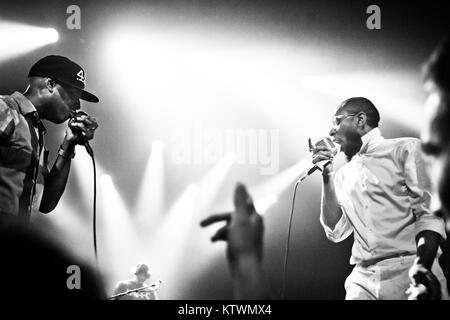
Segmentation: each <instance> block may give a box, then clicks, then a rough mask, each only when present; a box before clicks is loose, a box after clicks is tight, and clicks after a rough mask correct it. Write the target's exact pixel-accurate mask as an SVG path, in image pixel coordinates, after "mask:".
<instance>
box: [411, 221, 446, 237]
mask: <svg viewBox="0 0 450 320" xmlns="http://www.w3.org/2000/svg"><path fill="white" fill-rule="evenodd" d="M426 230H429V231H434V232H436V233H438V234H440V235H441V237H442V239H443V240H445V239H447V236H446V233H445V223H444V220H443V219H442V218H440V217H438V216H435V215H428V216H422V217H420V219H418V220H417V221H416V225H415V233H416V236H417V235H418V234H419V233H421V232H422V231H426Z"/></svg>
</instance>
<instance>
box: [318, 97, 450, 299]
mask: <svg viewBox="0 0 450 320" xmlns="http://www.w3.org/2000/svg"><path fill="white" fill-rule="evenodd" d="M379 121H380V115H379V113H378V110H377V109H376V108H375V106H374V105H373V104H372V102H370V101H369V100H368V99H366V98H362V97H356V98H350V99H347V100H345V101H344V102H343V103H341V104H340V105H339V107H338V108H337V111H336V113H335V115H334V117H333V127H332V129H331V131H330V136H332V137H333V138H334V142H335V143H337V144H339V145H340V146H341V151H343V152H344V153H345V155H346V157H347V160H348V162H347V163H346V164H345V165H344V166H343V167H342V168H340V169H339V170H338V171H337V172H336V173H335V172H334V170H333V165H330V166H328V167H326V168H325V169H324V171H323V189H322V208H321V215H320V222H321V224H322V225H323V227H324V230H325V233H326V236H327V237H328V239H330V240H331V241H333V242H339V241H342V240H344V239H346V238H347V237H348V236H350V234H352V233H353V234H354V243H353V248H352V255H351V258H350V263H351V264H354V265H355V267H354V269H353V271H352V273H351V274H350V275H349V277H348V278H347V279H346V281H345V289H346V299H348V300H365V299H371V300H379V299H380V300H382V299H389V300H394V299H395V300H401V299H407V298H408V296H407V294H406V291H407V289H408V288H409V285H410V283H411V282H413V279H415V278H417V277H436V278H437V279H438V281H439V283H440V286H441V292H440V297H435V298H443V299H448V291H447V286H446V281H445V277H444V275H443V273H442V269H441V268H440V266H439V264H438V261H437V259H436V255H437V253H438V250H439V244H440V242H441V241H442V239H445V237H446V235H445V229H444V222H443V220H442V218H441V217H439V216H438V215H436V214H434V213H433V212H432V211H431V210H430V202H431V195H430V192H429V190H430V184H431V183H430V179H429V177H428V176H427V174H426V172H425V167H424V162H423V158H422V153H421V145H420V141H419V140H418V139H415V138H399V139H385V138H383V137H382V135H381V132H380V130H379V128H378V123H379ZM332 159H333V153H332V152H331V150H328V149H327V148H326V147H317V148H314V149H313V162H314V163H317V162H319V161H323V160H332ZM438 293H439V290H438Z"/></svg>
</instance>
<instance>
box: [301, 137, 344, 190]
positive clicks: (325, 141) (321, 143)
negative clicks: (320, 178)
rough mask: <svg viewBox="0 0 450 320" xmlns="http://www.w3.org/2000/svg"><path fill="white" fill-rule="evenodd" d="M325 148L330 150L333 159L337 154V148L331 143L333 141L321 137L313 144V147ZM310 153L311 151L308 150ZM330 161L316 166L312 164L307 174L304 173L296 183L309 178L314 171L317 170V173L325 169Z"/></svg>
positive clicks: (321, 162)
mask: <svg viewBox="0 0 450 320" xmlns="http://www.w3.org/2000/svg"><path fill="white" fill-rule="evenodd" d="M322 146H324V147H327V148H329V149H331V152H332V153H333V157H334V156H335V155H336V154H337V152H338V148H337V146H336V145H335V144H334V143H333V141H332V140H331V138H330V137H328V136H326V137H323V138H321V139H319V140H318V141H317V142H316V143H315V144H314V147H316V148H317V147H322ZM310 151H312V150H310ZM331 162H332V161H331V160H324V161H320V162H318V163H316V164H314V165H313V166H312V167H311V168H310V169H309V170H308V172H306V173H305V174H304V175H303V176H302V177H301V178H300V179H299V180H298V181H299V182H300V181H303V180H305V179H306V177H307V176H310V175H311V174H313V173H314V172H315V171H317V170H319V171H323V169H325V168H326V167H328V166H329V165H330V164H331Z"/></svg>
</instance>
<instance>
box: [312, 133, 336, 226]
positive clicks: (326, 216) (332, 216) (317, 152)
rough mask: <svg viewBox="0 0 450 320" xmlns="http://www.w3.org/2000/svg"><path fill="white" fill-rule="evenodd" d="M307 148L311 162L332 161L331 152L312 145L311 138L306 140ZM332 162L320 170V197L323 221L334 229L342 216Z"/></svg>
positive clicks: (322, 147) (323, 147)
mask: <svg viewBox="0 0 450 320" xmlns="http://www.w3.org/2000/svg"><path fill="white" fill-rule="evenodd" d="M308 143H309V149H310V150H311V151H312V162H313V164H317V163H318V162H321V161H332V160H333V157H334V155H333V152H332V151H331V149H329V148H327V147H326V146H318V147H314V146H313V144H312V143H311V139H309V140H308ZM333 174H334V172H333V164H332V163H331V164H330V165H328V166H326V167H324V169H323V172H322V199H321V211H322V216H323V222H324V223H325V224H326V225H327V226H328V227H329V228H330V229H334V227H335V226H336V224H337V223H338V221H339V220H340V219H341V217H342V209H341V207H340V206H339V204H338V200H337V196H336V190H335V187H334V183H333V179H332V178H333Z"/></svg>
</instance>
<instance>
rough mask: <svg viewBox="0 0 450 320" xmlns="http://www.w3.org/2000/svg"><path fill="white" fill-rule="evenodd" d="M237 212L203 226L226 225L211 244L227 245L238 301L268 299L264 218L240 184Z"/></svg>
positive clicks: (209, 220) (236, 196) (206, 221)
mask: <svg viewBox="0 0 450 320" xmlns="http://www.w3.org/2000/svg"><path fill="white" fill-rule="evenodd" d="M234 206H235V211H234V212H231V213H225V214H218V215H212V216H210V217H208V218H206V219H205V220H203V221H202V222H201V226H203V227H205V226H208V225H210V224H213V223H215V222H218V221H225V222H226V225H225V226H224V227H222V228H220V229H219V230H218V231H217V232H216V234H215V235H214V236H213V237H212V238H211V240H212V241H213V242H214V241H217V240H225V241H227V259H228V263H229V267H230V271H231V276H232V281H233V290H234V298H235V299H267V298H268V290H267V288H266V280H265V277H264V272H263V266H262V264H263V261H262V260H263V257H262V255H263V235H264V226H263V219H262V217H261V216H260V215H259V214H258V213H257V212H256V211H255V208H254V206H253V201H252V198H251V196H250V195H249V194H248V192H247V190H246V188H245V186H244V185H243V184H240V183H238V184H237V186H236V189H235V192H234Z"/></svg>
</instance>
